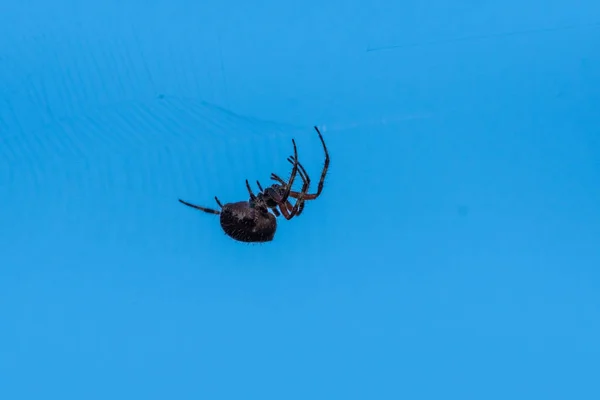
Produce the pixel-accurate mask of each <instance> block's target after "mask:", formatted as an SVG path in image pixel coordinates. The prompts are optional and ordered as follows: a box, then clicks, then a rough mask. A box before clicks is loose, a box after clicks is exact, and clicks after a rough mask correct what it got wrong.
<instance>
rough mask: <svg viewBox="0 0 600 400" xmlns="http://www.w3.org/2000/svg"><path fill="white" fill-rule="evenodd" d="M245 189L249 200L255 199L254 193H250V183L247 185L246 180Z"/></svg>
mask: <svg viewBox="0 0 600 400" xmlns="http://www.w3.org/2000/svg"><path fill="white" fill-rule="evenodd" d="M246 188H247V189H248V193H249V194H250V200H254V199H256V196H255V195H254V193H252V188H251V187H250V183H248V179H246Z"/></svg>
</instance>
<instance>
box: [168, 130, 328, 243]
mask: <svg viewBox="0 0 600 400" xmlns="http://www.w3.org/2000/svg"><path fill="white" fill-rule="evenodd" d="M315 130H316V131H317V133H318V134H319V139H321V143H322V144H323V150H325V165H324V166H323V172H322V173H321V180H320V181H319V185H318V188H317V192H316V193H313V194H310V193H308V188H309V186H310V177H309V176H308V173H307V172H306V170H305V169H304V167H303V166H302V164H300V162H299V161H298V150H297V149H296V141H295V140H294V139H292V144H293V145H294V156H293V157H288V159H287V161H288V162H289V163H290V164H292V166H293V167H292V173H291V174H290V178H289V180H288V181H287V182H286V181H284V180H283V179H281V178H280V177H279V176H278V175H276V174H273V173H272V174H271V179H272V180H274V181H276V182H277V183H274V184H272V185H271V186H269V187H267V188H266V189H263V187H262V185H261V184H260V182H259V181H256V184H257V185H258V188H259V189H260V192H259V193H258V194H256V195H255V194H254V193H253V192H252V188H251V187H250V184H249V183H248V180H246V188H247V189H248V194H249V195H250V200H249V201H238V202H236V203H227V204H225V205H223V204H222V203H221V202H220V201H219V199H218V198H217V197H216V196H215V200H216V201H217V204H218V205H219V207H220V208H221V211H219V210H214V209H212V208H206V207H200V206H197V205H194V204H191V203H188V202H186V201H183V200H181V199H179V201H180V202H181V203H183V204H185V205H186V206H189V207H192V208H195V209H197V210H200V211H204V212H206V213H210V214H216V215H219V216H220V221H221V228H223V231H225V233H226V234H227V235H229V236H230V237H232V238H233V239H235V240H238V241H241V242H269V241H271V240H273V237H274V236H275V231H276V230H277V219H276V217H278V216H280V215H282V214H283V217H284V218H285V219H287V220H290V219H292V218H294V217H297V216H299V215H300V214H302V211H303V210H304V203H305V202H306V201H307V200H314V199H316V198H317V197H319V195H320V194H321V192H322V191H323V184H324V182H325V176H326V175H327V169H328V168H329V152H328V151H327V146H325V141H324V140H323V135H321V132H320V131H319V128H317V127H316V126H315ZM297 174H299V175H300V178H301V179H302V189H301V190H300V191H299V192H296V191H293V190H292V185H293V184H294V179H295V178H296V175H297ZM290 197H291V198H293V199H296V203H295V204H294V205H292V203H291V202H290V201H289V198H290ZM269 211H271V212H272V213H271V212H269Z"/></svg>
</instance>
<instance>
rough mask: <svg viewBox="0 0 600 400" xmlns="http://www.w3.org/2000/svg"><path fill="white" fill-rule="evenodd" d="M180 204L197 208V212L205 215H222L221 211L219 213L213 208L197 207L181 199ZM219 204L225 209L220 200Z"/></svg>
mask: <svg viewBox="0 0 600 400" xmlns="http://www.w3.org/2000/svg"><path fill="white" fill-rule="evenodd" d="M215 198H216V197H215ZM179 202H180V203H182V204H185V205H186V206H188V207H192V208H195V209H196V210H200V211H204V212H205V213H209V214H216V215H219V214H221V212H220V211H218V210H213V209H212V208H207V207H200V206H197V205H195V204H192V203H188V202H187V201H183V200H181V199H179ZM217 203H218V204H219V206H221V207H223V206H222V205H221V202H220V201H219V200H217Z"/></svg>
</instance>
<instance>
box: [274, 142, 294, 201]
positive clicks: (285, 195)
mask: <svg viewBox="0 0 600 400" xmlns="http://www.w3.org/2000/svg"><path fill="white" fill-rule="evenodd" d="M292 144H293V145H294V160H295V161H294V167H293V168H292V173H291V175H290V179H289V181H288V183H285V182H283V185H284V186H285V192H284V193H283V196H282V198H281V201H286V200H287V198H288V197H289V196H290V192H291V190H292V184H293V183H294V179H296V174H297V173H298V149H297V148H296V141H295V140H294V139H292ZM274 175H275V174H271V179H273V176H274ZM280 179H281V178H280Z"/></svg>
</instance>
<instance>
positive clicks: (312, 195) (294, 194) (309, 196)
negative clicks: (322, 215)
mask: <svg viewBox="0 0 600 400" xmlns="http://www.w3.org/2000/svg"><path fill="white" fill-rule="evenodd" d="M314 128H315V130H316V131H317V133H318V134H319V139H320V140H321V144H323V150H324V151H325V164H324V165H323V172H321V179H320V180H319V185H318V187H317V193H304V195H303V199H304V200H314V199H316V198H317V197H319V195H320V194H321V192H322V191H323V185H324V184H325V177H326V176H327V170H328V169H329V151H328V150H327V146H326V145H325V140H324V139H323V135H321V131H319V128H317V127H316V126H315V127H314ZM271 179H274V180H276V181H278V182H280V181H281V178H280V177H277V176H275V174H271ZM301 195H302V192H296V191H293V190H291V191H290V197H293V198H295V199H297V198H298V197H299V196H301Z"/></svg>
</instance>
